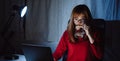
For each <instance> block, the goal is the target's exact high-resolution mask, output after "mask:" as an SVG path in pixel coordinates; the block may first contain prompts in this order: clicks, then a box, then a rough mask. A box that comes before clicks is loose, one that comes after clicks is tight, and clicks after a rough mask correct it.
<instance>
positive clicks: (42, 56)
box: [22, 45, 53, 61]
mask: <svg viewBox="0 0 120 61" xmlns="http://www.w3.org/2000/svg"><path fill="white" fill-rule="evenodd" d="M22 49H23V52H24V55H25V57H26V61H53V57H52V51H51V48H50V47H43V46H31V45H22Z"/></svg>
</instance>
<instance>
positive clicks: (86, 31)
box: [83, 24, 90, 35]
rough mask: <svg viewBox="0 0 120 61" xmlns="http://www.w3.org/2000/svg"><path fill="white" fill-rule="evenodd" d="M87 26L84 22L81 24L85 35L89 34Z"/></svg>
mask: <svg viewBox="0 0 120 61" xmlns="http://www.w3.org/2000/svg"><path fill="white" fill-rule="evenodd" d="M89 28H90V27H89V26H87V25H86V24H84V25H83V29H84V30H85V33H86V35H89Z"/></svg>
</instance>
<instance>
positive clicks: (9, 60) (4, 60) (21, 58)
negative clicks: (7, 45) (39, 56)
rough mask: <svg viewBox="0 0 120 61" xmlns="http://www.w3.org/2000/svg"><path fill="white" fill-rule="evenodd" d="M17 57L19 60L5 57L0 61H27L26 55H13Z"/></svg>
mask: <svg viewBox="0 0 120 61" xmlns="http://www.w3.org/2000/svg"><path fill="white" fill-rule="evenodd" d="M13 55H15V56H18V57H19V58H18V59H5V56H6V55H5V56H1V58H0V61H26V58H25V56H24V55H20V54H13Z"/></svg>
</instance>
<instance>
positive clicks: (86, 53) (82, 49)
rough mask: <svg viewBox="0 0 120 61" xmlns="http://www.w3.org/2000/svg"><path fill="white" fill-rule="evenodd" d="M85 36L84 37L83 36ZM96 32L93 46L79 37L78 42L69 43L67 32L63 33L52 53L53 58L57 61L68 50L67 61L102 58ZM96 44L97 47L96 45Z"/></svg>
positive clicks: (89, 60) (90, 60)
mask: <svg viewBox="0 0 120 61" xmlns="http://www.w3.org/2000/svg"><path fill="white" fill-rule="evenodd" d="M84 36H85V35H84ZM97 36H98V34H97V32H95V33H94V35H93V38H94V39H95V42H94V44H91V43H90V42H89V39H83V38H80V37H79V42H77V43H71V42H70V41H69V35H68V32H67V31H65V32H64V33H63V35H62V37H61V39H60V41H59V44H58V46H57V48H56V50H55V52H54V53H53V57H54V58H55V59H56V60H58V59H60V58H61V57H62V55H63V54H64V52H65V51H66V50H68V53H67V61H96V60H97V59H101V58H102V55H103V54H102V51H101V48H100V46H99V44H98V43H99V42H100V40H99V38H98V37H97ZM96 44H97V45H96Z"/></svg>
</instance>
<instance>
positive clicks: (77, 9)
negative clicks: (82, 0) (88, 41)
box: [67, 5, 93, 43]
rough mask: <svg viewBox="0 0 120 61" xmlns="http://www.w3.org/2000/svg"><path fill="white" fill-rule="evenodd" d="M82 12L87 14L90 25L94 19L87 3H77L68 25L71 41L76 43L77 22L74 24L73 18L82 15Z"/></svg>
mask: <svg viewBox="0 0 120 61" xmlns="http://www.w3.org/2000/svg"><path fill="white" fill-rule="evenodd" d="M80 14H83V15H85V18H86V23H87V25H90V23H91V21H92V19H93V18H92V15H91V13H90V10H89V8H88V7H87V6H86V5H77V6H76V7H74V8H73V10H72V13H71V17H70V21H69V24H68V27H67V30H68V33H69V38H70V42H73V43H75V42H76V41H77V40H76V38H75V36H74V33H75V24H74V21H73V19H74V16H76V15H80Z"/></svg>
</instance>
